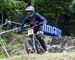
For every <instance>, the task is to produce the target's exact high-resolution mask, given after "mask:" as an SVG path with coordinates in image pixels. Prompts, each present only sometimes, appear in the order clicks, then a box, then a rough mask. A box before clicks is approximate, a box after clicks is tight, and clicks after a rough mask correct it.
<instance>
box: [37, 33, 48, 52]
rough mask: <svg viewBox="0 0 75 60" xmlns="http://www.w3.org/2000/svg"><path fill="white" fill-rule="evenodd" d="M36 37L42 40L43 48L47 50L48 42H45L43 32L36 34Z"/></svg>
mask: <svg viewBox="0 0 75 60" xmlns="http://www.w3.org/2000/svg"><path fill="white" fill-rule="evenodd" d="M36 38H37V39H38V40H39V42H40V44H41V46H42V48H43V49H44V51H46V50H47V47H46V43H45V41H44V39H43V36H42V34H38V35H36Z"/></svg>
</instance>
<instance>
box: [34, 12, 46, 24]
mask: <svg viewBox="0 0 75 60" xmlns="http://www.w3.org/2000/svg"><path fill="white" fill-rule="evenodd" d="M35 15H36V17H37V19H38V20H39V22H42V23H43V24H45V23H47V20H46V19H45V18H44V17H43V16H41V15H40V14H39V13H35Z"/></svg>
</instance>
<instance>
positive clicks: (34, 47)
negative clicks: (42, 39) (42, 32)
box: [33, 34, 37, 53]
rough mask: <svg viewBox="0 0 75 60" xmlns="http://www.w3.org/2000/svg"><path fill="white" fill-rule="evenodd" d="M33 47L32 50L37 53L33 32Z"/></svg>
mask: <svg viewBox="0 0 75 60" xmlns="http://www.w3.org/2000/svg"><path fill="white" fill-rule="evenodd" d="M33 49H34V52H35V53H37V49H36V41H35V36H34V34H33Z"/></svg>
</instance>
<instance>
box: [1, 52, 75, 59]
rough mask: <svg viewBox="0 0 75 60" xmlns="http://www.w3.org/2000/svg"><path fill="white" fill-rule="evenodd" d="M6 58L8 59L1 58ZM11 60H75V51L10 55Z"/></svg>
mask: <svg viewBox="0 0 75 60" xmlns="http://www.w3.org/2000/svg"><path fill="white" fill-rule="evenodd" d="M1 60H6V59H1ZM10 60H75V52H69V53H49V54H41V55H40V54H39V55H38V54H29V55H28V54H25V55H18V56H13V57H10Z"/></svg>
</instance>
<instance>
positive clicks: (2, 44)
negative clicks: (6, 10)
mask: <svg viewBox="0 0 75 60" xmlns="http://www.w3.org/2000/svg"><path fill="white" fill-rule="evenodd" d="M0 41H1V46H2V48H3V50H4V51H5V53H6V55H7V56H8V58H10V56H9V53H8V52H7V50H6V48H5V46H4V42H3V40H2V38H1V35H0Z"/></svg>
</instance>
